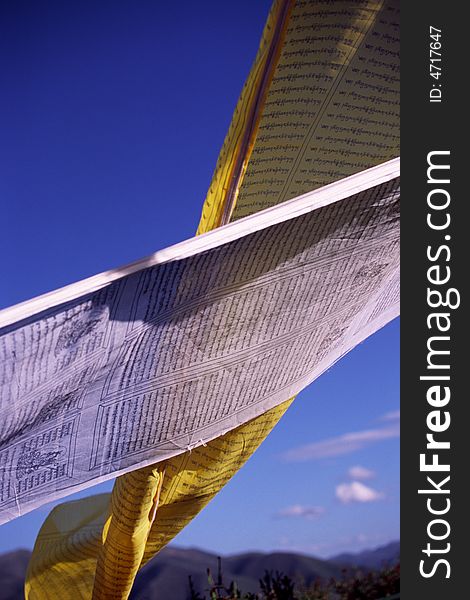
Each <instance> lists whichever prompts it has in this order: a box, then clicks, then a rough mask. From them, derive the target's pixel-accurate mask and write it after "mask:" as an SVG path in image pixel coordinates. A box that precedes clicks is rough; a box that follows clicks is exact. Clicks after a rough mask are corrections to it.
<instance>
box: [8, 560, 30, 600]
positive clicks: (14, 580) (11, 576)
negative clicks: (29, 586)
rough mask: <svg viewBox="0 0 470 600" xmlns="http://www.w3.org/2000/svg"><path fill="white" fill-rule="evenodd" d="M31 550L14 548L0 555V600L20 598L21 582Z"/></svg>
mask: <svg viewBox="0 0 470 600" xmlns="http://www.w3.org/2000/svg"><path fill="white" fill-rule="evenodd" d="M30 556H31V552H30V551H29V550H15V551H14V552H8V553H7V554H2V555H0V600H20V599H21V600H22V599H23V598H24V593H23V583H24V577H25V574H26V567H27V566H28V562H29V557H30Z"/></svg>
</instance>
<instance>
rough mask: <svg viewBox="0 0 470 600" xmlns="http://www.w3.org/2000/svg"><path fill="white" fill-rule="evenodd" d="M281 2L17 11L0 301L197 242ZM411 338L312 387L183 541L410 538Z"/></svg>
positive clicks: (2, 12) (6, 108) (368, 346)
mask: <svg viewBox="0 0 470 600" xmlns="http://www.w3.org/2000/svg"><path fill="white" fill-rule="evenodd" d="M269 4H270V3H269V2H266V1H265V0H259V1H258V2H256V3H252V2H248V1H239V2H237V3H226V2H209V1H204V2H201V3H193V2H179V3H177V4H175V3H163V2H158V3H157V2H150V1H149V2H145V1H142V2H139V3H132V2H113V3H111V2H109V3H108V2H99V3H91V2H90V3H87V2H80V3H76V4H75V3H64V2H57V3H53V2H44V3H34V2H29V3H27V2H26V3H22V2H18V3H9V5H8V6H7V5H6V3H2V7H1V8H0V22H1V23H2V24H1V25H0V78H1V80H2V82H3V88H4V91H3V92H2V96H1V98H0V129H1V131H2V142H1V143H0V164H1V165H2V175H1V177H0V198H1V199H2V200H1V202H2V209H1V214H2V223H3V227H2V236H1V238H0V252H1V256H2V257H3V260H2V270H1V279H0V307H5V306H9V305H11V304H14V303H16V302H20V301H22V300H25V299H28V298H30V297H33V296H35V295H37V294H40V293H43V292H46V291H48V290H51V289H54V288H56V287H59V286H62V285H65V284H67V283H71V282H73V281H76V280H78V279H81V278H84V277H87V276H89V275H92V274H94V273H97V272H100V271H103V270H105V269H109V268H112V267H115V266H119V265H121V264H123V263H127V262H130V261H132V260H135V259H138V258H141V257H143V256H145V255H147V254H150V253H151V252H154V251H155V250H158V249H159V248H163V247H165V246H167V245H169V244H172V243H175V242H178V241H181V240H182V239H185V238H188V237H190V236H192V235H193V234H194V231H195V229H196V226H197V222H198V219H199V214H200V209H201V206H202V203H203V200H204V197H205V193H206V190H207V187H208V185H209V182H210V178H211V175H212V171H213V168H214V166H215V162H216V159H217V156H218V152H219V149H220V146H221V144H222V141H223V138H224V136H225V133H226V131H227V128H228V125H229V123H230V119H231V115H232V112H233V109H234V106H235V103H236V101H237V98H238V94H239V92H240V90H241V87H242V85H243V82H244V80H245V78H246V76H247V74H248V72H249V69H250V66H251V63H252V60H253V58H254V55H255V53H256V50H257V46H258V41H259V37H260V34H261V31H262V27H263V24H264V21H265V18H266V15H267V12H268V9H269ZM398 342H399V324H398V321H395V322H393V323H392V324H390V325H389V326H387V327H386V328H384V329H383V330H382V331H380V332H378V333H377V334H376V335H374V336H373V337H372V338H370V339H369V340H367V341H366V342H365V343H363V344H361V345H360V346H359V347H358V348H356V349H355V350H354V351H353V352H352V353H350V354H349V355H348V356H346V357H345V358H344V359H343V360H342V361H341V362H340V363H338V364H337V365H335V366H334V367H333V368H332V369H331V370H330V371H329V372H327V373H326V374H325V375H323V376H322V377H321V378H320V379H319V380H318V381H316V382H315V383H314V384H312V385H311V386H310V387H309V388H308V389H307V390H305V391H304V392H303V393H302V394H301V395H300V396H299V397H298V399H297V401H296V402H295V403H294V405H293V406H292V408H291V409H290V410H289V411H288V413H287V415H286V416H285V417H284V418H283V419H282V421H281V422H280V424H279V425H278V426H277V428H276V429H275V430H274V432H273V433H272V434H271V436H270V437H269V438H268V440H267V441H266V442H265V443H264V444H263V445H262V447H261V448H260V449H259V450H258V452H257V453H256V454H255V456H254V457H253V458H252V459H251V460H250V461H249V463H248V464H247V465H246V466H245V467H244V468H243V469H242V470H241V471H240V472H239V473H238V474H237V475H236V476H235V478H234V479H233V480H232V481H231V482H230V483H229V484H228V485H227V487H226V488H225V489H224V490H223V491H222V492H221V494H219V496H218V497H217V498H216V499H215V500H214V501H213V502H212V503H211V504H210V505H209V506H208V507H207V509H206V510H205V511H204V512H203V513H202V514H201V515H200V516H199V517H198V518H197V519H196V520H195V521H194V522H193V523H192V524H191V525H190V526H188V527H187V528H186V529H185V530H184V531H183V532H182V533H181V534H180V535H179V536H178V538H177V539H176V543H178V544H180V545H185V546H189V545H191V546H198V547H202V548H206V549H209V550H214V551H218V552H222V553H231V552H238V551H244V550H248V549H259V550H272V549H283V550H296V551H301V552H306V553H309V554H316V555H318V556H329V555H332V554H335V553H337V552H341V551H343V550H353V551H354V550H359V549H361V548H365V547H371V546H376V545H379V544H382V543H386V542H387V541H390V540H392V539H397V538H398V536H399V438H398V414H397V411H398V408H399V397H398V385H399V361H398ZM110 487H111V484H110V483H107V484H103V485H102V486H99V488H98V490H99V491H103V489H110ZM94 491H95V490H92V489H90V490H87V491H86V492H85V494H88V493H92V492H94ZM81 495H83V494H81ZM46 513H47V510H46V509H45V508H40V509H38V510H36V511H34V512H33V513H31V514H29V515H26V516H24V517H22V518H20V519H17V520H15V521H13V522H12V523H9V524H7V525H4V526H2V528H1V529H0V551H5V550H9V549H13V548H16V547H25V546H26V547H28V546H31V545H32V544H33V542H34V537H35V535H36V533H37V530H38V528H39V526H40V524H41V522H42V521H43V519H44V518H45V516H46Z"/></svg>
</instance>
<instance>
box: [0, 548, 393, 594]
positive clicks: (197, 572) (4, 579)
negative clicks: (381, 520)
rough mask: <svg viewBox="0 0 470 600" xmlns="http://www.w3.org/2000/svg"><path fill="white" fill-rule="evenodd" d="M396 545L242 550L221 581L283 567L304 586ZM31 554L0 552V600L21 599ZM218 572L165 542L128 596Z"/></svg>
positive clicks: (245, 580) (373, 560)
mask: <svg viewBox="0 0 470 600" xmlns="http://www.w3.org/2000/svg"><path fill="white" fill-rule="evenodd" d="M399 551H400V544H399V542H393V543H391V544H387V545H386V546H383V547H380V548H376V549H374V550H367V551H365V552H361V553H359V554H341V555H338V556H335V557H333V558H332V559H329V560H322V559H318V558H314V557H312V556H306V555H302V554H294V553H288V552H273V553H269V554H267V553H261V552H247V553H243V554H236V555H232V556H226V557H224V558H223V560H222V568H223V575H224V582H225V583H226V584H228V583H229V582H230V581H232V580H235V581H236V582H237V584H238V586H239V588H240V589H241V590H242V591H243V592H247V591H257V589H258V579H259V578H260V577H261V576H262V575H263V573H264V571H265V570H272V571H276V570H278V571H282V572H283V573H285V574H287V575H289V576H290V577H292V578H293V579H294V580H297V581H302V582H303V583H305V584H307V585H308V584H310V583H312V582H313V581H314V580H315V579H318V578H322V579H328V578H329V577H339V576H340V575H341V570H342V568H343V567H345V566H353V565H359V566H363V567H367V568H370V569H373V568H376V567H379V566H381V565H382V564H386V563H391V562H396V560H397V558H398V557H399ZM29 556H30V552H29V551H28V550H16V551H14V552H9V553H7V554H3V555H1V556H0V581H1V586H0V600H21V599H22V598H23V581H24V574H25V572H26V567H27V564H28V560H29ZM208 567H209V568H210V569H211V571H212V572H213V574H214V575H215V574H216V573H217V555H216V554H212V553H210V552H205V551H203V550H199V549H196V548H178V547H176V546H169V547H168V548H165V549H164V550H162V551H161V552H160V554H159V555H158V557H156V558H155V559H153V560H152V561H150V562H149V563H148V564H147V565H146V566H145V567H144V568H143V569H142V571H141V572H140V574H139V576H138V577H137V580H136V582H135V584H134V589H133V591H132V594H131V596H130V597H131V599H132V600H153V599H156V598H164V599H165V600H186V598H187V592H188V576H189V575H191V576H192V578H193V581H194V583H195V587H196V589H198V590H200V591H203V590H205V589H207V576H206V569H207V568H208Z"/></svg>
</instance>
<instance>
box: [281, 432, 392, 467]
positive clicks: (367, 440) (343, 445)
mask: <svg viewBox="0 0 470 600" xmlns="http://www.w3.org/2000/svg"><path fill="white" fill-rule="evenodd" d="M399 435H400V427H399V425H398V424H395V423H394V424H392V425H389V426H387V427H381V428H378V429H365V430H363V431H353V432H351V433H345V434H344V435H340V436H338V437H334V438H329V439H326V440H323V441H321V442H315V443H313V444H307V445H306V446H299V447H298V448H292V450H288V451H287V452H284V454H283V455H282V458H283V459H284V460H286V461H288V462H301V461H305V460H316V459H319V458H328V457H330V456H341V455H342V454H350V453H351V452H356V450H361V449H362V448H364V447H366V446H369V445H370V444H374V443H376V442H380V441H382V440H387V439H390V438H395V437H399Z"/></svg>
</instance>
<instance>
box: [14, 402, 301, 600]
mask: <svg viewBox="0 0 470 600" xmlns="http://www.w3.org/2000/svg"><path fill="white" fill-rule="evenodd" d="M290 403H291V400H289V401H287V402H284V404H282V405H280V406H277V407H276V408H274V409H272V410H270V411H268V412H266V413H265V414H263V415H261V416H260V417H258V418H257V419H254V420H253V421H250V422H248V423H245V424H244V425H241V426H240V427H237V428H236V429H234V430H232V431H230V432H229V433H227V434H225V435H224V436H222V437H220V438H218V439H216V440H213V441H212V442H211V443H210V444H207V446H205V447H204V446H200V447H198V448H195V449H194V450H192V451H191V452H185V453H184V454H181V455H179V456H177V457H175V458H174V459H172V460H171V461H168V462H167V463H166V465H163V464H162V465H158V468H156V466H153V467H147V468H145V469H139V470H138V471H134V472H132V473H128V474H127V475H124V476H122V477H119V478H118V479H117V480H116V484H115V486H114V489H113V492H112V494H100V495H99V496H91V497H89V498H84V499H82V500H76V501H74V502H65V503H63V504H60V505H59V506H57V507H55V508H54V509H53V510H52V511H51V513H50V514H49V516H48V517H47V519H46V521H45V522H44V524H43V526H42V528H41V530H40V532H39V534H38V537H37V540H36V543H35V546H34V550H33V554H32V557H31V561H30V564H29V566H28V572H27V574H26V585H25V596H26V598H27V599H28V600H57V599H59V598H60V600H80V599H89V598H92V597H93V598H94V599H96V598H106V599H116V598H127V597H128V592H129V590H130V586H131V585H132V581H133V578H134V575H135V573H136V572H137V570H138V567H139V566H143V565H144V564H145V563H146V562H147V561H148V560H150V559H151V558H152V556H154V555H155V553H156V552H158V551H159V550H160V549H161V548H163V547H164V546H165V545H166V544H167V543H168V542H169V541H170V540H171V539H172V538H173V537H174V536H175V535H176V534H177V533H179V532H180V531H181V530H182V529H183V528H184V527H185V526H186V525H187V524H188V523H189V522H190V521H191V519H193V518H194V517H195V516H196V515H197V514H198V513H199V511H200V510H201V509H202V508H204V506H206V504H207V503H208V502H209V501H210V500H211V499H212V498H213V497H214V496H215V495H216V494H217V492H218V491H219V490H220V489H221V488H222V487H223V486H224V485H225V484H226V483H227V482H228V480H229V479H230V478H231V477H232V475H233V474H234V473H236V472H237V471H238V470H239V469H240V467H242V466H243V464H244V463H245V462H246V460H247V459H248V458H249V457H250V456H251V454H252V453H253V452H254V451H255V450H256V448H257V447H258V446H259V445H260V444H261V442H262V441H263V440H264V439H265V438H266V436H267V435H268V434H269V432H270V431H271V429H272V428H273V426H274V425H275V424H276V423H277V422H278V420H279V419H280V418H281V416H282V415H283V414H284V412H285V411H286V410H287V408H288V406H289V405H290ZM158 469H160V471H159V470H158ZM159 484H161V489H160V490H159V489H158V488H159ZM158 492H160V498H159V504H158V509H157V511H156V516H155V519H154V520H153V522H152V519H153V517H154V512H153V509H154V508H155V500H156V495H158ZM110 499H111V502H110ZM149 525H150V527H149ZM113 529H114V531H113V532H112V530H113ZM116 540H117V543H116ZM92 594H93V595H92Z"/></svg>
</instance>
